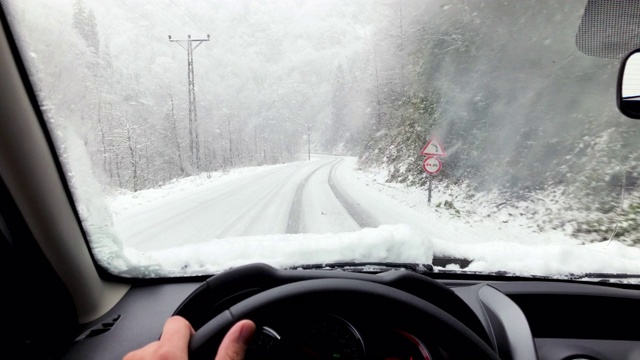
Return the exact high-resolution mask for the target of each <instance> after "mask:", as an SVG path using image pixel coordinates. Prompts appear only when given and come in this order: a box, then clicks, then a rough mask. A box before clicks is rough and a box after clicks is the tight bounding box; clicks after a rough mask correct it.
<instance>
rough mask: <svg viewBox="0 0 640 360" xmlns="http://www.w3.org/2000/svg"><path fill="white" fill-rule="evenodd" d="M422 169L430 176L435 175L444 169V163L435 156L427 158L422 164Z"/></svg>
mask: <svg viewBox="0 0 640 360" xmlns="http://www.w3.org/2000/svg"><path fill="white" fill-rule="evenodd" d="M422 168H423V169H424V171H426V172H427V174H429V175H435V174H437V173H439V172H440V170H441V169H442V161H440V159H438V158H437V157H435V156H433V155H432V156H427V157H426V158H425V159H424V161H423V162H422Z"/></svg>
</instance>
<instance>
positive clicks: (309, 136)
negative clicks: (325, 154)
mask: <svg viewBox="0 0 640 360" xmlns="http://www.w3.org/2000/svg"><path fill="white" fill-rule="evenodd" d="M307 150H308V154H309V161H311V125H309V124H307Z"/></svg>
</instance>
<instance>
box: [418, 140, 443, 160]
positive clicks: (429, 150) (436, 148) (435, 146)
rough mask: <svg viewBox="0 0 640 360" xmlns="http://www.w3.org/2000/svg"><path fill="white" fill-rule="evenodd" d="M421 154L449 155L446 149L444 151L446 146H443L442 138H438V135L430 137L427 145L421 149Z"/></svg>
mask: <svg viewBox="0 0 640 360" xmlns="http://www.w3.org/2000/svg"><path fill="white" fill-rule="evenodd" d="M420 155H424V156H429V155H435V156H441V157H445V156H447V153H446V151H444V147H442V143H440V140H438V138H437V137H435V136H432V137H431V139H429V142H427V145H425V146H424V147H423V148H422V151H420Z"/></svg>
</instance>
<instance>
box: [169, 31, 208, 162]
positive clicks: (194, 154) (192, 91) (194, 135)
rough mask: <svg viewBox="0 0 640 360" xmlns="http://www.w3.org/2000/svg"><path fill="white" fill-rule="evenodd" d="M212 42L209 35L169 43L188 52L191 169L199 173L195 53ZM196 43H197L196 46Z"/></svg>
mask: <svg viewBox="0 0 640 360" xmlns="http://www.w3.org/2000/svg"><path fill="white" fill-rule="evenodd" d="M209 40H211V35H208V34H207V38H206V39H192V38H191V35H187V39H186V40H177V39H172V38H171V35H169V41H170V42H174V43H177V44H178V45H180V47H182V48H183V49H185V50H187V78H188V81H189V141H190V144H191V167H192V168H193V169H194V170H195V171H196V172H197V171H198V170H200V139H199V136H198V111H197V110H196V85H195V81H194V80H195V76H194V73H193V51H194V50H195V49H197V48H198V46H200V45H202V43H203V42H205V41H209ZM194 43H196V44H195V45H194Z"/></svg>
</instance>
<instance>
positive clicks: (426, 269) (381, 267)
mask: <svg viewBox="0 0 640 360" xmlns="http://www.w3.org/2000/svg"><path fill="white" fill-rule="evenodd" d="M285 269H287V270H333V271H350V272H369V273H381V272H387V271H391V270H410V271H413V272H416V273H431V272H433V265H431V264H419V263H396V262H334V263H325V264H304V265H295V266H290V267H287V268H285Z"/></svg>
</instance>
